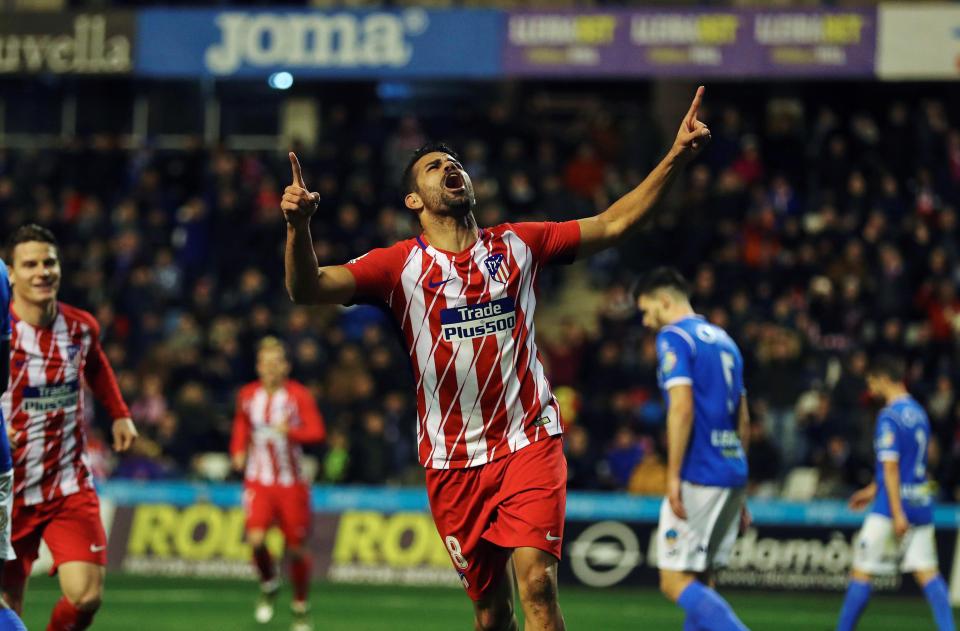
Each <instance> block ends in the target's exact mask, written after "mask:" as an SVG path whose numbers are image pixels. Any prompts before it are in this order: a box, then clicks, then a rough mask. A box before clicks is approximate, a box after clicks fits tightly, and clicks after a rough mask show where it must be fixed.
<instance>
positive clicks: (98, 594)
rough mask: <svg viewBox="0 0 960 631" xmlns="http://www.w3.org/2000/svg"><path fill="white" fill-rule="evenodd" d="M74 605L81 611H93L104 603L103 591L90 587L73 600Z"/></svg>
mask: <svg viewBox="0 0 960 631" xmlns="http://www.w3.org/2000/svg"><path fill="white" fill-rule="evenodd" d="M72 604H73V606H74V607H76V608H77V609H79V610H80V611H87V612H93V611H96V610H98V609H100V605H101V604H103V591H102V590H100V589H90V590H87V591H85V592H83V594H81V595H80V597H79V598H77V599H76V600H74V601H73V602H72Z"/></svg>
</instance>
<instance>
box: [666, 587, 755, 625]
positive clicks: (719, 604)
mask: <svg viewBox="0 0 960 631" xmlns="http://www.w3.org/2000/svg"><path fill="white" fill-rule="evenodd" d="M677 604H678V605H680V607H682V608H683V610H684V611H686V612H687V622H686V623H684V627H683V628H684V629H685V630H686V629H687V628H688V626H689V628H691V629H702V630H703V631H749V629H747V627H746V626H744V624H743V623H742V622H740V619H739V618H737V615H736V614H735V613H733V609H731V608H730V604H729V603H727V601H725V600H724V599H723V598H722V597H721V596H720V594H718V593H717V592H715V591H713V590H712V589H710V588H709V587H707V586H706V585H704V584H703V583H701V582H700V581H693V582H692V583H690V584H689V585H688V586H687V588H686V589H685V590H683V593H682V594H680V598H678V599H677Z"/></svg>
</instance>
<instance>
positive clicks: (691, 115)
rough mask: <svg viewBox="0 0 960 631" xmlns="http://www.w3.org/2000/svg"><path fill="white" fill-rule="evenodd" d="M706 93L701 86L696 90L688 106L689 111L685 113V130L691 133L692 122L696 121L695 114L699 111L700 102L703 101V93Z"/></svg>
mask: <svg viewBox="0 0 960 631" xmlns="http://www.w3.org/2000/svg"><path fill="white" fill-rule="evenodd" d="M705 91H706V88H704V87H703V86H702V85H701V86H699V87H698V88H697V93H696V94H694V95H693V102H692V103H691V104H690V110H689V111H687V118H686V121H687V129H689V130H690V131H693V129H694V126H693V121H695V120H696V119H697V112H698V111H699V110H700V102H701V101H702V100H703V93H704V92H705Z"/></svg>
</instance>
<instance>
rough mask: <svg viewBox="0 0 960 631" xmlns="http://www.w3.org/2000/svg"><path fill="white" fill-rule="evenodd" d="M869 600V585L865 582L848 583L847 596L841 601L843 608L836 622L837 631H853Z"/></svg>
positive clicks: (852, 581) (854, 581)
mask: <svg viewBox="0 0 960 631" xmlns="http://www.w3.org/2000/svg"><path fill="white" fill-rule="evenodd" d="M869 600H870V583H869V582H867V581H858V580H856V579H854V580H851V581H850V585H849V586H848V587H847V595H846V597H844V599H843V608H842V609H841V610H840V620H839V622H837V631H853V630H854V629H855V628H856V627H857V620H859V619H860V615H861V614H862V613H863V610H864V609H866V607H867V601H869Z"/></svg>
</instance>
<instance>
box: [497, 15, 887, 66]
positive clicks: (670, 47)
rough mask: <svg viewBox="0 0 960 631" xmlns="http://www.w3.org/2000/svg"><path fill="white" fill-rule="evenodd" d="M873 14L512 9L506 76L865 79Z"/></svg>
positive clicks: (873, 42) (870, 62) (870, 57)
mask: <svg viewBox="0 0 960 631" xmlns="http://www.w3.org/2000/svg"><path fill="white" fill-rule="evenodd" d="M875 46H876V10H875V9H871V8H849V9H836V10H833V9H831V10H825V9H809V10H808V9H797V10H761V9H698V8H677V9H661V8H650V9H636V10H608V11H596V12H590V13H587V12H544V11H520V12H512V13H510V16H509V18H508V21H507V34H506V42H505V45H504V73H505V74H506V75H513V76H521V77H522V76H544V75H548V76H549V75H553V76H577V75H580V76H584V77H587V76H600V75H607V76H643V77H678V76H688V77H709V76H715V77H766V78H777V77H799V76H806V77H828V76H832V77H857V76H861V77H869V76H872V75H873V72H874V52H875Z"/></svg>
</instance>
